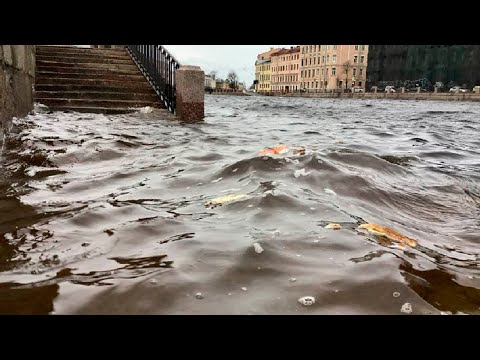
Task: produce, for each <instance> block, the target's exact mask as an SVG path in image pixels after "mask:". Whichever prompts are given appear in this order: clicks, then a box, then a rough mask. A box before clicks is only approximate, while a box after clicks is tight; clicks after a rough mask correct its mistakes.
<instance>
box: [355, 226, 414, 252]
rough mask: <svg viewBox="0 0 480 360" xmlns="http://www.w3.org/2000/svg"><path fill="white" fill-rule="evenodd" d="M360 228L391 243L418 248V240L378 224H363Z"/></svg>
mask: <svg viewBox="0 0 480 360" xmlns="http://www.w3.org/2000/svg"><path fill="white" fill-rule="evenodd" d="M358 228H359V229H365V230H367V231H368V232H370V233H371V234H373V235H376V236H381V237H385V238H387V239H388V240H391V241H395V242H398V243H401V244H406V245H409V246H411V247H415V246H417V241H416V240H414V239H410V238H409V237H407V236H405V235H402V234H400V233H399V232H397V231H395V230H392V229H390V228H387V227H384V226H380V225H377V224H362V225H360V226H359V227H358Z"/></svg>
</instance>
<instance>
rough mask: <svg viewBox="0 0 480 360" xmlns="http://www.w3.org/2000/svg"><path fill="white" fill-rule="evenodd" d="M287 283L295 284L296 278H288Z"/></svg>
mask: <svg viewBox="0 0 480 360" xmlns="http://www.w3.org/2000/svg"><path fill="white" fill-rule="evenodd" d="M288 281H290V282H295V281H297V278H290V279H289V280H288Z"/></svg>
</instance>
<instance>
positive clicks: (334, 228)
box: [325, 223, 342, 230]
mask: <svg viewBox="0 0 480 360" xmlns="http://www.w3.org/2000/svg"><path fill="white" fill-rule="evenodd" d="M341 228H342V225H340V224H334V223H331V224H328V225H327V226H325V229H332V230H340V229H341Z"/></svg>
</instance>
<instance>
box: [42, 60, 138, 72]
mask: <svg viewBox="0 0 480 360" xmlns="http://www.w3.org/2000/svg"><path fill="white" fill-rule="evenodd" d="M36 64H37V66H56V67H69V68H75V69H96V70H101V69H111V70H133V69H135V70H138V67H137V65H135V63H134V62H133V61H132V62H131V63H129V64H102V63H78V64H75V63H73V62H62V61H51V60H38V58H37V59H36Z"/></svg>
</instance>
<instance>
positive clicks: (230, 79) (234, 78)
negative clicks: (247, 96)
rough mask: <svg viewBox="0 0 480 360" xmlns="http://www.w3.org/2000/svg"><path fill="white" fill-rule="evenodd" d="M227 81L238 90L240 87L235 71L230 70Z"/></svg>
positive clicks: (232, 87)
mask: <svg viewBox="0 0 480 360" xmlns="http://www.w3.org/2000/svg"><path fill="white" fill-rule="evenodd" d="M227 81H228V83H229V84H230V88H231V89H234V90H236V89H237V87H238V75H237V74H236V73H235V71H230V72H229V73H228V75H227Z"/></svg>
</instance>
